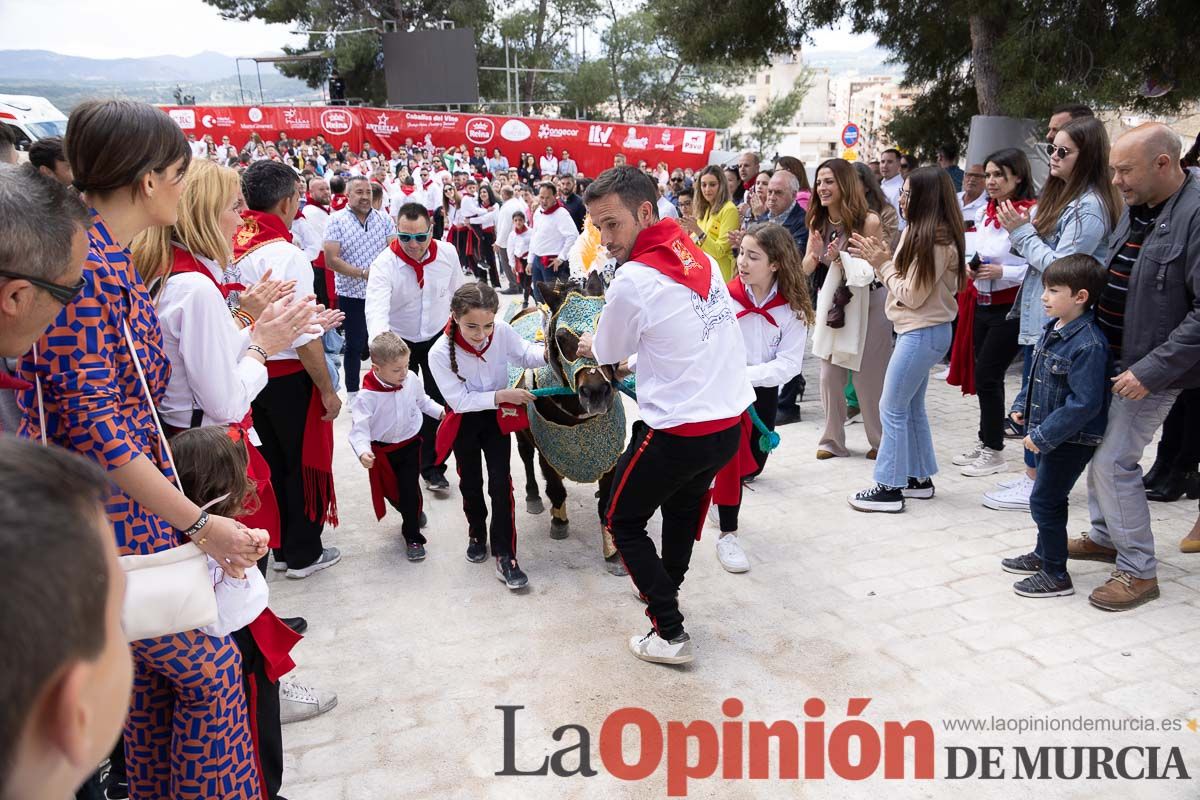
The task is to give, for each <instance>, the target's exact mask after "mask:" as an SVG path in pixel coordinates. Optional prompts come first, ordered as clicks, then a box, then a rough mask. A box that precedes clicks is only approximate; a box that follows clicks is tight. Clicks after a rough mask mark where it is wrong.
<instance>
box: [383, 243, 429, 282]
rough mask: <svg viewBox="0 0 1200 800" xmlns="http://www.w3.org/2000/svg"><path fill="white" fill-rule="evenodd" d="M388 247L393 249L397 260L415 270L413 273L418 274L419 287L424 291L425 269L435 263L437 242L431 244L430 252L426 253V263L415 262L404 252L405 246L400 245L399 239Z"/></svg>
mask: <svg viewBox="0 0 1200 800" xmlns="http://www.w3.org/2000/svg"><path fill="white" fill-rule="evenodd" d="M388 246H389V247H390V248H391V249H392V252H393V253H395V254H396V257H397V258H399V259H400V260H401V261H403V262H404V263H405V264H408V265H409V266H410V267H412V268H413V272H415V273H417V286H420V287H421V288H422V289H424V288H425V267H427V266H429V265H430V264H431V263H433V260H434V259H435V258H437V242H436V241H431V242H430V243H429V250H428V252H426V253H425V260H424V261H414V260H413V258H412V257H411V256H409V254H408V253H406V252H404V245H402V244H400V240H399V239H392V243H391V244H390V245H388Z"/></svg>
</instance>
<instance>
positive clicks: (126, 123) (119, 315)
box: [19, 100, 266, 800]
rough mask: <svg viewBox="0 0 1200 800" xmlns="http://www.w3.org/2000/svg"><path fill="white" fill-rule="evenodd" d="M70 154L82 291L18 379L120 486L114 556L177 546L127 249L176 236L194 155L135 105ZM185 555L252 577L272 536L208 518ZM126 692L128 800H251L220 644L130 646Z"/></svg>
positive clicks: (250, 773) (29, 397) (230, 650)
mask: <svg viewBox="0 0 1200 800" xmlns="http://www.w3.org/2000/svg"><path fill="white" fill-rule="evenodd" d="M64 144H65V150H66V154H67V158H68V160H69V161H70V163H71V166H72V169H73V171H74V175H75V185H76V187H77V188H78V189H80V190H81V191H82V192H83V198H84V200H85V202H86V203H87V205H88V207H89V210H90V213H91V216H92V227H91V229H90V230H89V232H88V240H89V250H90V252H89V255H88V262H87V264H86V266H85V268H84V272H83V277H84V279H85V284H86V285H85V287H84V289H83V290H82V292H81V293H80V294H79V296H78V297H77V298H76V299H75V300H74V301H73V302H72V303H71V304H69V305H67V306H66V307H64V308H63V310H62V312H61V313H60V314H59V316H58V318H57V320H55V322H54V324H53V325H52V326H51V327H50V328H49V330H47V332H46V333H45V334H44V335H43V337H42V338H41V340H40V341H39V342H38V343H37V344H36V345H35V346H34V349H33V351H32V353H31V354H30V355H29V356H26V357H25V358H24V359H23V360H22V362H21V365H20V371H21V375H22V377H23V378H25V379H26V380H28V381H30V382H34V381H35V379H36V380H37V381H38V382H39V383H40V385H41V389H42V392H43V395H44V398H43V404H44V409H45V435H46V437H47V439H48V440H49V441H51V442H53V443H54V444H57V445H59V446H61V447H64V448H66V449H68V450H73V451H75V452H77V453H81V454H83V455H85V456H87V457H90V458H92V459H93V460H95V461H96V462H97V463H98V464H100V466H102V467H103V468H105V470H106V471H107V472H108V474H109V477H110V478H111V479H112V482H113V494H112V496H111V497H110V499H109V502H108V515H109V520H110V522H111V524H112V527H113V532H114V534H115V535H116V540H117V546H118V548H119V550H120V552H121V554H122V555H132V554H144V553H152V552H158V551H162V550H167V549H170V548H172V547H175V546H177V545H180V544H183V543H184V542H185V541H186V540H185V538H184V534H183V531H185V530H188V529H189V528H194V525H195V523H197V522H198V521H199V520H200V519H201V515H202V512H201V511H200V509H199V508H198V507H197V506H196V505H195V504H194V503H192V502H191V501H189V500H188V499H187V498H185V497H184V496H183V494H181V493H180V492H179V491H178V490H177V489H176V488H175V485H174V483H173V480H172V479H173V477H174V476H173V475H172V473H171V469H170V467H169V466H168V462H167V458H166V453H165V451H164V450H163V449H162V447H161V445H160V442H159V436H158V432H157V430H156V427H155V423H154V418H153V414H152V409H151V405H150V400H149V399H148V398H147V397H146V394H145V392H144V390H143V388H142V385H141V381H140V379H139V377H138V372H137V367H136V364H135V360H134V357H133V354H132V353H131V352H130V346H129V345H128V344H126V335H125V331H126V330H128V331H129V332H130V337H129V338H130V339H131V340H132V342H133V346H134V347H136V349H137V357H138V359H139V360H140V362H141V365H142V368H143V370H144V372H145V377H146V380H147V382H148V383H149V387H150V391H151V393H152V394H153V396H154V401H155V402H159V401H161V399H162V396H163V392H164V391H165V388H166V385H167V379H168V377H169V374H170V364H169V362H168V361H167V358H166V357H165V355H164V353H163V347H162V332H161V330H160V328H159V323H158V317H157V316H156V315H155V312H154V306H153V304H152V303H151V301H150V297H149V295H148V294H147V292H146V287H145V286H144V285H143V283H142V281H141V279H140V278H139V277H138V274H137V272H136V271H135V270H134V268H133V264H132V260H131V257H130V253H129V250H128V245H129V244H130V242H131V241H132V240H133V238H134V237H135V236H136V235H137V234H138V233H140V232H141V231H143V230H145V229H146V228H148V227H150V226H152V225H169V224H172V223H174V222H175V219H176V206H177V205H178V202H179V197H180V194H181V193H182V191H183V186H184V178H185V173H186V170H187V167H188V163H189V160H190V149H189V147H188V143H187V140H186V139H185V138H184V135H183V132H182V131H181V130H180V129H179V127H178V126H177V125H176V124H175V123H174V122H173V121H172V120H171V119H170V117H168V116H167V115H166V114H165V113H163V112H162V111H160V110H158V109H155V108H153V107H151V106H148V105H145V104H143V103H135V102H129V101H115V100H114V101H99V102H89V103H85V104H83V105H81V106H79V107H77V108H76V109H75V111H74V112H72V114H71V117H70V120H69V121H68V123H67V133H66V137H65V143H64ZM19 402H20V404H21V406H22V410H23V413H24V422H23V425H22V432H23V434H24V435H26V436H29V437H39V436H41V435H42V430H41V425H40V423H39V410H38V401H37V395H36V390H29V391H26V392H23V393H22V395H21V397H20V398H19ZM193 536H194V538H193V541H194V542H195V543H196V544H197V545H199V546H200V548H201V549H202V550H204V551H205V552H207V553H208V554H209V555H211V556H212V557H213V558H215V559H216V560H218V561H224V560H227V561H228V562H230V563H231V564H233V565H235V566H240V567H243V568H249V567H253V565H254V563H255V561H256V560H257V559H258V558H259V557H260V556H261V555H263V554H264V553H265V552H266V533H265V532H261V531H251V530H249V529H247V528H245V527H244V526H242V525H240V524H239V523H236V522H235V521H234V520H231V519H228V518H225V517H218V516H215V515H214V516H212V517H210V518H209V520H208V522H207V524H205V525H204V526H203V527H201V528H200V529H199V530H197V531H195V533H194V535H193ZM131 649H132V651H133V660H134V682H133V692H132V696H131V698H130V711H129V718H128V719H127V720H126V723H125V753H126V759H127V768H128V773H129V788H130V794H131V796H132V797H134V798H146V800H151V799H152V800H161V799H162V798H171V800H213V799H214V798H219V799H220V800H251V799H252V798H255V797H257V796H259V794H260V788H259V776H258V773H257V770H256V768H255V762H254V747H253V743H252V740H251V735H250V728H249V725H248V722H247V715H246V699H245V695H244V694H243V690H242V675H241V660H240V658H239V656H238V651H237V648H236V647H235V646H234V644H233V642H232V640H231V639H230V638H229V637H223V638H220V639H218V638H215V637H211V636H208V635H206V634H204V633H202V632H201V631H199V630H193V631H187V632H184V633H180V634H175V635H171V636H164V637H161V638H157V639H147V640H141V641H136V642H133V643H132V644H131Z"/></svg>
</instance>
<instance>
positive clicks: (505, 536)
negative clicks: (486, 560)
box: [454, 409, 517, 558]
mask: <svg viewBox="0 0 1200 800" xmlns="http://www.w3.org/2000/svg"><path fill="white" fill-rule="evenodd" d="M454 461H455V463H456V464H457V465H458V490H459V492H460V493H461V494H462V500H463V513H465V514H466V515H467V530H468V534H467V535H468V536H470V537H471V538H472V539H478V540H480V541H484V542H486V541H487V540H488V534H489V532H490V533H491V539H492V555H493V556H496V557H505V558H516V555H517V526H516V522H515V520H514V519H513V488H512V437H510V436H509V435H508V434H506V433H501V432H500V424H499V423H498V422H497V421H496V411H495V410H494V409H489V410H487V411H471V412H469V413H467V414H463V417H462V424H461V425H460V427H459V429H458V436H457V437H455V439H454ZM484 462H486V463H487V473H488V479H487V494H488V497H490V498H491V501H492V523H491V526H490V528H489V526H488V508H487V503H486V502H485V500H484V496H483V465H484Z"/></svg>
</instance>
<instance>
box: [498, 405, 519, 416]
mask: <svg viewBox="0 0 1200 800" xmlns="http://www.w3.org/2000/svg"><path fill="white" fill-rule="evenodd" d="M500 416H502V417H515V416H517V409H515V408H505V407H504V406H501V407H500Z"/></svg>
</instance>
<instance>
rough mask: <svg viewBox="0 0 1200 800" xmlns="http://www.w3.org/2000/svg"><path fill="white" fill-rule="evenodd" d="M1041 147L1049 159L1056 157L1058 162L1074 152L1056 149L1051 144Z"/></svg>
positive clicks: (1064, 148)
mask: <svg viewBox="0 0 1200 800" xmlns="http://www.w3.org/2000/svg"><path fill="white" fill-rule="evenodd" d="M1042 146H1043V147H1045V148H1046V155H1048V156H1050V157H1051V158H1054V157H1055V156H1058V160H1059V161H1062V160H1063V159H1064V158H1066V157H1067V156H1069V155H1071V153H1074V152H1075V151H1074V150H1071V149H1070V148H1067V147H1056V146H1055V145H1052V144H1045V145H1042Z"/></svg>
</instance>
